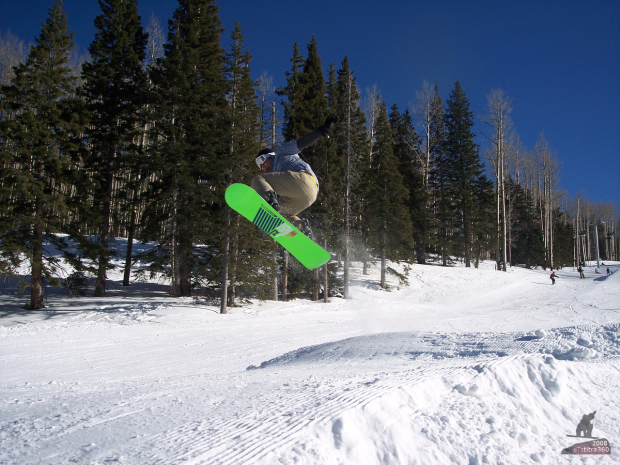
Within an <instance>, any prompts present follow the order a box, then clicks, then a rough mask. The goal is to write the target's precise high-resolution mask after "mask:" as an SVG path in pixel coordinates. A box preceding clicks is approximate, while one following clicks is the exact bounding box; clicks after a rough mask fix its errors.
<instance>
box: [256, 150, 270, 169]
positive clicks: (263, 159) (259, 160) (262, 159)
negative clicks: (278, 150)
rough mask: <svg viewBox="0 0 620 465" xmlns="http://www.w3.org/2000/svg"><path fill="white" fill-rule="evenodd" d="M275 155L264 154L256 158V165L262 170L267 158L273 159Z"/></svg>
mask: <svg viewBox="0 0 620 465" xmlns="http://www.w3.org/2000/svg"><path fill="white" fill-rule="evenodd" d="M274 155H275V153H273V152H271V153H264V154H262V155H259V156H258V157H256V165H257V166H258V167H259V168H260V167H261V165H262V164H263V163H265V162H266V161H267V158H270V157H273V156H274Z"/></svg>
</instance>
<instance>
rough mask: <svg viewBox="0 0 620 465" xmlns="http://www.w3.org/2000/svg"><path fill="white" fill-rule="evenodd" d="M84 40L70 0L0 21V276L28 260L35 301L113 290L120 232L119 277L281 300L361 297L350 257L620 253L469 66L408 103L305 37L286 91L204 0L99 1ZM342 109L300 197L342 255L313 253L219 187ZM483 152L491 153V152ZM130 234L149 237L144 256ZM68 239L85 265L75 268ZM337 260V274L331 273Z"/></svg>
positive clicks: (602, 212) (511, 261)
mask: <svg viewBox="0 0 620 465" xmlns="http://www.w3.org/2000/svg"><path fill="white" fill-rule="evenodd" d="M99 3H100V7H101V12H100V15H98V16H97V17H96V18H95V20H94V21H95V27H96V35H95V39H94V40H93V42H92V43H91V44H90V46H89V48H88V51H87V52H85V53H79V51H77V50H75V48H76V47H75V46H74V43H73V34H72V33H70V32H69V30H68V27H67V15H66V13H65V12H64V10H63V5H62V2H61V1H60V0H56V1H54V2H53V4H52V6H51V8H50V10H49V17H48V18H47V19H46V21H45V22H44V23H42V29H41V33H40V35H39V36H38V37H37V38H36V41H35V43H34V44H32V45H30V46H29V47H25V46H24V44H23V42H22V41H21V40H20V39H18V38H17V37H15V36H13V35H12V34H11V33H10V31H5V32H4V34H1V35H0V79H1V82H0V84H1V85H2V87H1V88H0V247H1V249H0V275H3V276H5V277H6V276H13V275H16V274H17V273H18V269H19V267H20V266H21V265H23V264H28V265H29V266H30V277H29V279H28V280H27V284H28V287H29V289H30V304H29V308H31V309H37V308H43V307H44V301H43V295H42V286H43V285H44V283H50V284H52V285H65V286H67V287H71V286H73V287H80V286H83V284H84V282H85V280H88V279H91V280H92V283H93V285H92V287H93V288H94V295H95V296H98V297H104V296H105V294H106V277H107V273H108V272H109V270H110V269H111V267H113V262H114V260H113V259H114V248H113V247H111V245H110V244H111V241H112V240H113V239H114V238H116V237H124V238H127V244H128V245H127V253H126V262H125V265H124V281H123V284H124V285H129V284H130V282H131V281H132V280H136V279H142V278H143V277H144V275H145V274H148V273H153V274H155V273H163V275H164V276H166V277H167V279H168V282H169V283H170V294H171V295H172V296H191V295H203V296H210V297H212V298H219V297H220V296H224V297H223V298H222V299H221V309H222V311H223V312H225V311H226V308H227V306H234V305H235V304H236V303H238V302H240V301H242V300H243V299H246V298H248V297H259V298H261V299H268V298H272V299H278V298H282V299H283V300H287V299H290V298H295V297H297V296H299V295H301V294H304V293H307V294H309V295H310V296H311V298H312V299H314V300H316V299H319V298H320V296H321V294H322V295H323V297H325V298H326V297H327V295H328V294H331V295H334V294H336V293H338V292H342V293H343V294H344V295H345V297H346V296H347V294H348V282H349V263H350V262H351V260H357V261H360V262H363V266H364V272H366V271H367V267H368V266H371V265H372V264H375V263H376V264H378V266H380V267H381V286H383V287H386V274H387V273H395V274H397V275H398V276H399V277H400V278H402V279H405V278H406V276H404V275H403V274H402V273H399V272H398V271H397V270H394V269H392V268H390V267H389V266H388V263H389V262H390V261H403V262H407V263H413V262H415V263H420V264H426V263H437V264H441V265H444V266H449V265H451V264H453V263H454V262H455V261H456V260H459V261H462V262H463V263H464V265H465V266H476V267H477V266H478V263H479V262H480V261H481V260H487V259H492V260H495V261H496V267H497V269H498V270H503V271H506V269H507V267H509V266H516V265H522V266H527V267H532V266H543V267H552V268H560V267H563V266H567V265H571V266H572V265H574V264H575V263H577V262H582V261H585V260H592V259H596V249H595V243H596V238H595V237H594V234H595V231H596V232H597V233H598V244H599V253H600V257H601V258H602V259H607V260H609V259H616V260H617V259H618V252H619V244H618V233H617V231H618V217H617V214H616V210H615V207H614V205H612V204H605V203H598V204H597V203H594V202H592V201H589V200H588V199H587V198H585V197H578V198H570V197H569V196H568V195H566V193H565V192H563V191H562V190H561V189H559V187H558V172H559V162H558V160H557V158H556V156H555V154H554V152H553V151H552V149H551V148H550V145H549V142H548V141H547V140H546V139H545V138H544V135H542V134H541V135H540V137H539V140H538V142H537V143H536V146H535V147H534V148H533V149H528V148H526V147H524V146H523V145H522V144H521V142H520V140H519V137H518V135H517V134H516V133H515V132H514V131H513V129H512V126H511V119H510V113H511V110H512V108H511V104H512V103H511V99H510V98H509V97H508V96H507V95H506V94H505V93H504V92H503V91H502V90H501V89H495V90H492V91H491V92H490V93H489V95H488V96H487V99H488V110H487V113H486V114H484V115H481V116H480V117H478V118H477V120H478V121H477V123H476V118H474V115H473V113H472V111H471V109H470V102H469V100H468V97H467V94H466V92H465V90H464V89H463V88H462V86H461V84H460V83H459V82H458V81H457V82H456V83H455V84H454V87H453V89H452V90H451V91H450V92H449V94H448V96H447V98H445V100H444V99H443V98H442V97H441V96H440V92H439V89H438V86H437V85H436V84H435V85H434V86H433V85H429V84H428V83H427V82H424V84H423V87H422V89H421V90H418V91H417V92H415V98H414V99H413V101H412V102H411V103H410V108H408V109H404V110H403V109H400V108H398V106H397V105H391V106H389V105H388V104H387V103H386V102H385V101H384V100H383V99H382V98H381V95H380V93H379V91H378V90H377V88H376V87H373V88H371V89H366V91H365V94H364V95H361V91H360V89H359V88H358V85H357V82H356V76H355V73H354V72H353V70H352V69H351V65H350V63H349V61H348V59H347V57H346V56H345V57H344V58H343V59H342V62H341V63H340V64H339V65H336V64H334V63H331V64H329V66H328V67H327V70H326V71H325V70H324V69H323V66H322V63H321V59H320V56H319V52H318V46H317V41H316V38H315V37H312V38H311V41H310V43H309V44H308V45H307V48H306V53H305V54H302V52H301V50H300V48H299V46H298V44H294V45H293V52H292V57H291V59H290V65H289V69H288V71H287V72H286V73H285V78H286V84H285V85H283V86H281V87H278V88H275V87H274V85H273V78H272V77H270V76H268V75H266V74H265V73H263V75H261V76H260V78H259V79H258V80H253V79H252V76H251V60H252V56H251V55H250V54H249V52H248V50H247V48H246V47H245V46H244V43H243V34H242V30H241V27H240V25H239V24H236V25H235V28H234V29H233V31H232V32H231V33H230V34H229V35H228V37H229V39H228V42H227V43H228V46H227V47H226V48H223V47H222V45H221V41H222V40H223V37H225V35H224V30H223V28H222V23H221V21H220V19H219V17H218V7H217V5H216V4H215V2H214V1H210V0H179V1H178V7H177V9H176V10H175V12H174V14H173V16H172V18H171V19H170V20H169V21H168V28H167V33H164V30H163V28H162V26H161V25H160V24H159V22H158V20H157V18H155V17H151V19H150V22H149V24H148V25H146V26H145V25H143V23H142V19H141V17H140V15H139V13H138V8H137V0H100V2H99ZM330 113H336V114H337V115H338V116H339V120H340V123H339V124H338V125H337V126H336V127H335V129H334V130H333V132H332V134H331V135H330V137H329V138H325V139H322V140H320V141H319V142H318V143H316V144H314V145H313V146H311V147H308V148H307V149H306V150H305V151H304V152H303V153H302V157H303V158H304V159H305V160H306V161H307V162H308V163H310V165H311V166H312V167H313V170H314V171H315V172H316V174H317V175H318V177H319V180H320V186H321V187H320V191H319V196H318V199H317V201H316V203H315V204H314V205H313V206H312V207H311V208H310V209H309V210H308V211H307V212H306V213H305V214H306V216H308V217H309V219H310V222H311V224H312V229H313V231H314V232H315V236H316V241H317V242H318V243H319V244H321V245H324V246H325V247H326V248H327V250H329V251H330V252H331V253H332V255H333V257H334V259H333V260H332V261H331V262H330V263H329V264H328V265H326V266H325V267H324V268H323V269H321V270H319V269H317V270H312V271H309V270H306V269H304V268H303V267H301V265H299V264H298V263H297V262H296V261H295V260H294V259H293V258H292V257H291V258H289V257H288V254H285V253H283V252H282V250H278V248H277V247H276V244H275V243H274V242H273V241H272V240H271V239H270V238H268V237H267V236H266V235H264V234H262V233H261V232H260V231H259V230H258V229H256V228H254V227H251V226H250V225H249V224H248V223H247V222H245V221H244V220H242V219H240V218H239V216H238V215H237V214H236V213H235V212H232V211H231V210H230V209H229V208H228V207H227V205H226V204H225V202H224V191H225V189H226V187H227V186H228V185H230V184H231V183H235V182H241V183H246V184H249V183H250V181H251V179H252V177H253V176H255V175H256V174H258V171H257V168H256V165H255V163H254V158H255V156H256V154H257V153H258V151H259V149H260V148H261V147H276V146H277V145H279V144H280V143H282V141H288V140H292V139H295V138H297V137H299V136H301V135H303V134H305V133H307V132H310V131H311V130H313V129H315V128H316V127H318V126H320V125H321V124H322V123H323V121H324V120H325V118H326V116H327V115H328V114H330ZM487 167H488V168H487ZM134 240H139V241H143V242H152V243H154V244H155V245H154V246H153V247H152V248H149V249H148V253H144V254H136V253H133V250H132V245H133V243H134ZM48 243H49V244H52V245H53V246H54V247H56V248H58V250H62V251H63V253H64V258H65V259H66V260H68V261H69V262H70V263H71V265H72V266H73V268H74V270H75V272H73V273H72V274H71V275H70V276H64V275H63V274H62V269H61V268H60V266H59V264H60V261H59V259H58V257H54V256H50V255H48V254H46V253H45V250H44V244H48ZM342 268H343V269H344V274H343V276H344V278H341V279H338V278H337V270H338V269H342Z"/></svg>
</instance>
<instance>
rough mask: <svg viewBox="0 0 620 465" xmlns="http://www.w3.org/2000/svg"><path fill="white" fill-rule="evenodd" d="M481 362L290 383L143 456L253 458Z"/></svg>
mask: <svg viewBox="0 0 620 465" xmlns="http://www.w3.org/2000/svg"><path fill="white" fill-rule="evenodd" d="M499 362H501V360H495V361H493V362H490V363H499ZM479 365H480V363H474V364H444V365H442V366H427V367H417V368H416V369H413V370H410V371H405V372H400V373H376V374H373V375H371V376H369V377H368V378H359V377H355V378H353V379H352V378H345V379H341V380H323V381H322V382H318V383H312V380H310V381H305V382H302V383H300V384H299V385H297V386H290V385H289V386H288V387H289V388H290V389H289V393H285V394H282V392H273V393H271V394H270V395H265V396H261V398H260V402H259V403H260V404H261V405H262V406H263V408H264V410H263V411H261V412H258V413H249V414H246V415H243V416H242V417H240V418H233V419H229V420H227V421H222V422H220V421H214V422H208V423H207V422H194V423H191V424H189V425H187V426H184V427H181V428H178V429H176V430H174V431H170V432H167V433H164V434H162V435H160V436H157V437H155V438H153V439H152V441H151V442H152V449H151V451H152V454H149V455H148V456H147V457H145V458H144V460H146V461H147V462H148V463H152V464H181V463H182V464H187V465H189V464H196V465H198V464H214V465H232V464H244V463H254V462H256V461H257V460H260V459H261V458H262V457H264V456H265V455H267V454H268V453H270V452H273V451H275V450H277V449H281V448H283V447H286V446H287V445H290V444H292V443H293V442H295V441H296V440H297V439H298V437H299V433H301V432H302V431H303V430H306V429H307V428H309V427H311V426H312V425H315V424H329V423H333V422H334V421H336V420H337V418H338V417H339V416H340V415H342V413H343V412H344V411H347V410H349V409H354V408H358V407H363V406H364V405H366V404H368V403H369V402H371V401H373V400H375V399H377V398H379V397H381V396H383V395H385V394H386V393H388V392H390V391H392V390H394V389H398V388H401V387H403V386H412V385H415V384H418V383H422V382H424V381H426V380H428V379H431V378H435V377H441V376H454V375H456V374H457V373H462V372H465V371H467V370H470V369H471V368H473V367H474V366H476V367H478V366H479ZM291 391H292V392H291ZM257 400H258V399H257ZM205 423H207V424H205ZM147 449H148V448H147ZM145 463H146V462H145Z"/></svg>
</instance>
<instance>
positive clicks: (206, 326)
mask: <svg viewBox="0 0 620 465" xmlns="http://www.w3.org/2000/svg"><path fill="white" fill-rule="evenodd" d="M355 265H356V264H355ZM607 265H609V266H610V270H611V271H612V272H613V274H611V275H610V276H607V275H606V274H605V273H606V267H607ZM607 265H606V266H605V267H603V268H602V270H601V271H603V274H600V275H599V274H595V272H594V268H591V267H590V268H587V270H586V278H587V279H585V280H580V279H579V277H578V274H577V272H576V271H573V270H572V269H565V270H560V271H558V272H557V274H558V276H559V278H558V279H557V283H556V285H555V286H552V285H551V281H550V280H549V274H550V272H549V271H544V270H526V269H522V268H512V269H511V270H510V271H509V272H507V273H500V272H497V271H494V270H493V263H484V264H483V266H482V268H481V269H468V268H463V267H454V268H443V267H439V266H419V265H414V266H412V268H411V272H410V276H409V282H410V285H409V286H406V287H403V288H401V289H398V288H397V287H396V283H393V285H394V287H393V288H392V290H391V291H383V290H380V288H379V286H378V284H377V282H378V270H372V273H371V275H369V276H362V275H361V273H360V269H359V268H357V267H356V268H355V270H354V271H355V273H354V282H353V286H352V299H350V300H344V299H340V298H332V299H330V302H329V303H327V304H325V303H323V302H310V301H307V300H295V301H292V302H288V303H283V302H263V303H260V302H255V303H254V304H253V305H251V306H247V307H242V308H237V309H234V310H233V311H232V312H231V313H230V314H227V315H220V314H219V313H218V309H217V308H216V307H214V306H211V305H207V304H205V303H203V302H200V301H197V300H196V301H194V300H193V299H172V298H168V297H166V296H165V293H164V289H163V288H162V287H160V286H157V284H142V285H134V286H132V287H131V288H130V289H128V290H124V289H123V288H122V287H121V286H119V285H118V281H120V275H119V274H116V275H112V277H113V278H115V279H116V281H117V283H116V285H114V286H113V287H114V289H113V290H112V292H111V293H110V294H111V295H112V297H108V298H106V299H95V298H87V297H82V298H79V299H66V298H60V297H50V298H49V300H48V305H49V308H48V310H47V311H39V312H26V311H21V310H20V307H21V306H23V304H24V300H21V301H17V300H14V299H13V298H12V297H10V296H6V295H3V296H0V306H1V307H2V310H1V311H0V325H2V326H0V402H1V408H0V463H3V464H65V463H78V464H109V463H120V464H148V465H151V464H153V465H154V464H166V465H168V464H245V463H256V464H323V465H324V464H356V465H357V464H424V465H425V464H435V463H441V464H482V463H490V464H500V463H501V464H523V463H549V464H554V463H561V464H564V463H569V464H573V463H580V464H581V463H586V464H588V463H592V464H594V463H596V464H599V463H603V464H606V463H618V462H619V461H620V452H619V450H618V449H619V448H620V431H619V428H618V425H620V273H619V272H618V271H619V269H620V263H613V264H610V263H608V264H607ZM149 286H150V288H149V289H148V291H149V293H148V294H147V295H148V296H147V297H144V296H142V297H140V294H141V293H142V292H144V291H145V290H146V288H148V287H149ZM593 411H596V416H595V419H594V421H593V424H594V434H593V436H596V437H600V438H606V439H607V440H608V441H609V443H610V444H611V450H612V454H611V455H607V456H586V455H572V456H571V455H562V454H561V451H562V449H564V448H566V447H569V446H571V445H573V444H575V443H578V442H583V440H579V439H576V438H570V437H567V435H568V434H575V428H576V426H577V424H578V423H579V421H580V420H581V418H582V416H583V415H584V414H587V413H590V412H593Z"/></svg>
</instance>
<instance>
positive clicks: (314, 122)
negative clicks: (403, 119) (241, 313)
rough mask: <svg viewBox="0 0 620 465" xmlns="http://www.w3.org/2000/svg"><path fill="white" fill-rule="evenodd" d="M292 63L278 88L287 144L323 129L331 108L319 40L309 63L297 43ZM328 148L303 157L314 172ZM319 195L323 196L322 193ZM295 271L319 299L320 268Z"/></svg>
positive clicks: (323, 144)
mask: <svg viewBox="0 0 620 465" xmlns="http://www.w3.org/2000/svg"><path fill="white" fill-rule="evenodd" d="M291 62H292V63H293V66H292V69H291V71H290V72H288V73H287V74H286V76H287V84H286V86H285V87H282V88H280V89H278V95H280V96H282V97H286V101H283V102H282V105H283V107H284V117H285V121H284V127H283V132H284V137H285V140H287V141H289V140H294V139H297V138H299V137H301V136H302V135H304V134H307V133H309V132H311V131H313V130H314V129H316V128H317V127H319V126H321V125H322V124H323V123H324V122H325V118H326V117H327V108H328V100H327V85H326V83H325V77H324V75H323V70H322V68H321V58H320V57H319V54H318V48H317V43H316V39H315V37H312V41H311V42H310V44H308V56H307V58H306V59H305V60H303V57H302V56H301V55H299V49H298V47H297V44H295V45H294V47H293V58H292V59H291ZM302 63H303V68H302V70H301V71H300V70H299V67H300V65H301V64H302ZM328 147H329V139H327V140H326V139H325V138H324V139H322V140H319V141H318V142H316V143H315V144H313V145H311V146H310V147H307V148H306V149H305V150H304V151H303V153H302V154H301V156H302V158H303V159H304V160H305V161H307V162H308V163H309V164H310V166H312V167H313V169H314V167H321V166H324V165H325V159H326V158H325V157H327V156H328V150H329V149H328ZM317 176H318V177H319V183H322V178H321V174H319V173H318V172H317ZM319 195H321V191H320V190H319ZM315 204H316V203H315ZM318 205H320V202H319V204H318ZM317 207H318V206H317ZM304 214H305V215H306V216H309V217H310V222H311V223H312V224H315V225H316V223H315V221H314V219H315V218H314V216H313V214H314V208H313V207H310V208H309V209H308V210H306V212H305V213H304ZM317 220H319V221H320V220H321V215H317ZM320 229H321V228H316V226H315V227H314V228H313V232H315V234H318V237H320V234H321V232H320ZM292 269H293V268H292ZM294 269H299V270H300V271H301V273H302V275H303V276H302V278H301V279H302V281H303V282H304V283H305V284H306V287H307V288H309V289H312V299H313V300H317V299H318V295H319V271H318V269H316V270H314V271H307V270H303V269H302V268H297V267H294ZM291 282H293V281H291Z"/></svg>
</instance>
